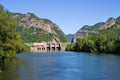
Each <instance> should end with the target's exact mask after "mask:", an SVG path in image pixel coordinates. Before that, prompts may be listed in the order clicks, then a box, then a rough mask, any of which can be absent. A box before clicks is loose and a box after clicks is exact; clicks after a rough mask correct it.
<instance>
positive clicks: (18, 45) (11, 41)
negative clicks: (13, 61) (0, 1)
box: [0, 5, 27, 58]
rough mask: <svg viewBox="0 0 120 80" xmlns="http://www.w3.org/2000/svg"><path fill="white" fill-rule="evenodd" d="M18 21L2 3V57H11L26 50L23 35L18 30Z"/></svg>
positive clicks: (0, 20)
mask: <svg viewBox="0 0 120 80" xmlns="http://www.w3.org/2000/svg"><path fill="white" fill-rule="evenodd" d="M16 25H17V21H16V20H14V19H13V17H12V16H11V14H10V13H9V12H8V11H5V10H4V8H3V7H2V6H1V5H0V57H1V58H2V57H3V56H4V57H11V56H14V55H15V54H16V53H19V52H21V51H25V50H26V49H27V48H26V46H25V45H24V43H23V41H22V38H21V35H20V34H19V33H17V32H16V30H15V27H16Z"/></svg>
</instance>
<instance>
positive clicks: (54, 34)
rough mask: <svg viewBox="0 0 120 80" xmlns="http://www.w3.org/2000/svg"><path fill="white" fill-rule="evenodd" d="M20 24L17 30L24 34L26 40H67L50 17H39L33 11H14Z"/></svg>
mask: <svg viewBox="0 0 120 80" xmlns="http://www.w3.org/2000/svg"><path fill="white" fill-rule="evenodd" d="M12 15H13V17H14V18H15V19H17V20H18V22H19V24H18V26H17V27H16V30H17V31H18V32H19V33H21V34H22V37H23V40H24V42H43V41H44V42H48V41H55V42H66V41H67V38H66V36H65V34H64V32H63V31H62V30H61V29H60V28H59V26H58V25H56V24H55V23H53V22H52V21H50V20H48V19H43V18H38V17H37V16H36V15H35V14H33V13H27V14H20V13H12Z"/></svg>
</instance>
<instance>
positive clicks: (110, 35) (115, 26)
mask: <svg viewBox="0 0 120 80" xmlns="http://www.w3.org/2000/svg"><path fill="white" fill-rule="evenodd" d="M65 50H67V51H77V52H92V53H100V54H102V53H111V54H120V17H118V18H116V19H114V18H109V19H108V20H107V21H106V22H105V23H102V24H101V23H100V24H97V26H88V25H85V26H83V28H81V29H79V30H78V31H77V32H76V34H75V35H74V44H68V45H67V46H66V48H65Z"/></svg>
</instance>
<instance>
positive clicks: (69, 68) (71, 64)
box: [0, 52, 120, 80]
mask: <svg viewBox="0 0 120 80" xmlns="http://www.w3.org/2000/svg"><path fill="white" fill-rule="evenodd" d="M0 80H120V56H115V55H110V54H108V55H95V54H90V53H83V52H54V53H21V54H18V55H17V56H16V57H15V58H11V59H10V58H9V59H6V61H5V66H4V67H3V71H2V72H0Z"/></svg>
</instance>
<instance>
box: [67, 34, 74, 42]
mask: <svg viewBox="0 0 120 80" xmlns="http://www.w3.org/2000/svg"><path fill="white" fill-rule="evenodd" d="M66 37H67V38H68V40H69V41H70V42H71V41H72V39H73V37H74V34H67V35H66Z"/></svg>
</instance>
